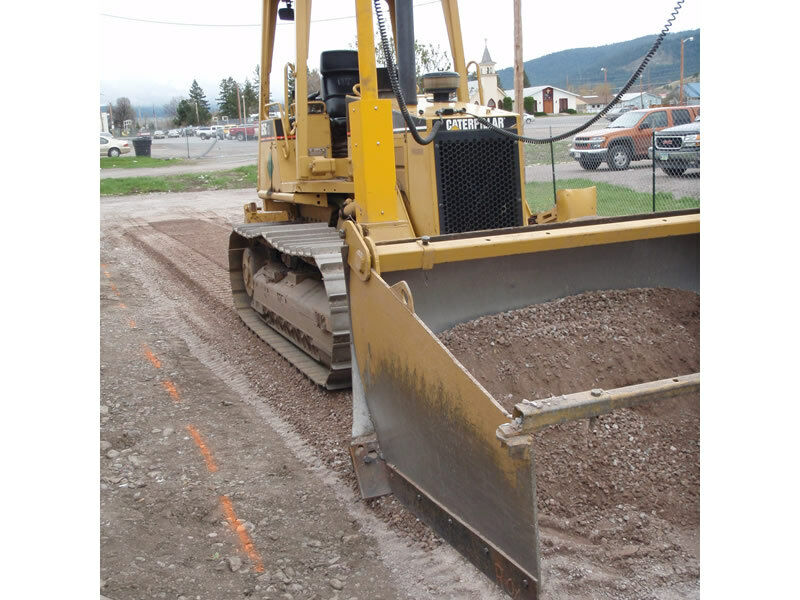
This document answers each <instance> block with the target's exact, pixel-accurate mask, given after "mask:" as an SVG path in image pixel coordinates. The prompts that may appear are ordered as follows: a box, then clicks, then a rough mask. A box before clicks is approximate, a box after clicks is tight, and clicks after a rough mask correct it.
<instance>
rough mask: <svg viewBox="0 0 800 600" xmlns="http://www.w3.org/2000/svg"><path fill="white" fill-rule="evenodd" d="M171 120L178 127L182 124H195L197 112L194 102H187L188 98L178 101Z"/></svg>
mask: <svg viewBox="0 0 800 600" xmlns="http://www.w3.org/2000/svg"><path fill="white" fill-rule="evenodd" d="M173 122H174V123H175V125H177V126H178V127H182V126H183V125H197V124H198V123H197V114H196V111H195V109H194V102H189V100H181V101H180V102H178V107H177V110H176V112H175V119H174V120H173Z"/></svg>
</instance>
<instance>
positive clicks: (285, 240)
mask: <svg viewBox="0 0 800 600" xmlns="http://www.w3.org/2000/svg"><path fill="white" fill-rule="evenodd" d="M233 231H234V234H232V236H231V246H230V251H229V259H230V283H231V290H232V295H233V304H234V306H235V308H236V311H237V312H238V313H239V316H240V317H241V318H242V321H244V323H245V324H246V325H247V326H248V327H249V328H250V329H251V330H252V331H253V333H255V334H256V335H258V336H259V337H260V338H261V339H262V340H264V341H265V342H267V343H268V344H269V345H270V346H272V347H273V348H274V349H275V350H276V351H277V352H278V353H279V354H281V356H283V357H284V358H286V360H288V361H289V362H291V363H292V364H293V365H295V366H296V367H297V368H298V369H299V370H300V371H301V372H303V373H304V374H305V375H306V376H308V378H309V379H311V380H312V381H313V382H314V383H316V384H318V385H321V386H323V387H325V388H327V389H329V390H335V389H343V388H347V387H350V312H349V311H350V309H349V305H348V301H347V289H346V285H345V279H344V266H343V264H342V255H341V250H342V247H343V245H344V242H343V241H342V240H341V239H340V238H339V235H338V233H337V232H336V230H334V229H332V228H331V227H329V226H328V225H327V224H325V223H300V224H274V223H267V224H265V223H250V224H242V225H236V226H234V228H233ZM234 236H238V237H239V238H241V239H240V240H237V239H236V238H235V237H234ZM243 240H247V243H251V242H255V241H258V242H261V243H266V245H268V246H269V247H271V248H274V249H275V250H277V251H278V252H280V253H281V254H283V255H287V256H293V257H297V258H299V259H302V260H304V261H306V262H308V263H309V264H313V265H314V266H315V267H316V268H317V269H318V271H319V273H320V275H321V276H322V282H323V285H324V289H325V293H326V295H327V298H328V305H329V307H330V322H331V331H332V346H331V348H330V349H326V350H327V354H328V355H329V356H330V357H331V363H330V365H327V364H324V363H322V362H320V361H318V360H315V358H314V357H312V356H311V355H309V353H307V352H305V351H304V350H303V347H304V346H308V345H309V343H308V342H306V340H305V336H303V335H302V333H301V332H299V331H298V330H296V329H295V328H294V327H292V325H291V324H290V323H287V322H285V321H284V320H282V319H281V318H280V317H278V316H277V315H270V314H269V313H267V316H264V315H261V314H259V312H257V311H256V310H255V309H254V308H253V303H252V302H251V298H250V296H249V295H248V294H247V291H246V289H245V284H244V281H243V276H242V266H241V252H238V253H237V252H236V250H237V249H239V248H240V247H243V246H242V244H241V242H242V241H243ZM278 331H280V333H278ZM287 338H288V339H287ZM311 350H313V348H312V349H311Z"/></svg>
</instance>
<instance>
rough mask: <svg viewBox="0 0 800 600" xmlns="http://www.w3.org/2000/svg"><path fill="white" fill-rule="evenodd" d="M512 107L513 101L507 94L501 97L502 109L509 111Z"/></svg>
mask: <svg viewBox="0 0 800 600" xmlns="http://www.w3.org/2000/svg"><path fill="white" fill-rule="evenodd" d="M513 107H514V101H513V100H512V99H511V98H510V97H509V96H506V97H505V98H503V110H507V111H508V112H511V109H512V108H513Z"/></svg>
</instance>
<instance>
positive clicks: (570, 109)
mask: <svg viewBox="0 0 800 600" xmlns="http://www.w3.org/2000/svg"><path fill="white" fill-rule="evenodd" d="M567 113H569V114H571V115H577V114H578V111H577V110H575V109H574V108H568V109H567Z"/></svg>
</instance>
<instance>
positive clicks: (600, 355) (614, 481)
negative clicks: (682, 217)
mask: <svg viewBox="0 0 800 600" xmlns="http://www.w3.org/2000/svg"><path fill="white" fill-rule="evenodd" d="M699 331H700V306H699V296H698V295H697V294H694V293H691V292H684V291H679V290H667V289H641V290H627V291H606V292H592V293H584V294H580V295H577V296H572V297H569V298H563V299H560V300H558V301H555V302H549V303H546V304H540V305H536V306H530V307H527V308H524V309H521V310H515V311H509V312H507V313H503V314H500V315H492V316H486V317H482V318H480V319H476V320H475V321H472V322H469V323H462V324H460V325H457V326H456V327H454V328H453V329H451V330H449V331H446V332H443V333H442V334H441V335H440V338H441V339H442V341H443V343H444V344H445V345H446V346H448V348H450V350H451V351H452V352H453V353H454V354H455V355H456V357H457V358H458V359H459V360H460V361H461V362H462V363H463V364H464V365H465V366H466V367H467V368H468V369H469V370H470V371H471V372H472V373H473V374H475V376H476V377H477V378H478V380H479V381H480V382H481V383H482V384H483V385H484V386H485V387H486V388H487V389H488V390H489V391H490V392H491V394H492V395H493V396H494V397H495V398H496V399H497V400H498V401H500V402H501V404H502V405H503V406H504V407H505V408H506V409H507V410H509V411H511V410H512V409H513V407H514V404H516V403H518V402H522V401H524V400H527V401H535V400H537V399H544V398H548V397H550V396H554V395H555V396H557V395H561V394H565V393H571V392H577V391H583V390H587V389H592V388H606V389H610V388H614V387H621V386H625V385H631V384H635V383H642V382H645V381H651V380H655V379H664V378H668V377H673V376H675V375H686V374H690V373H695V372H698V371H699V369H700V361H699V341H700V340H699V337H700V333H699ZM699 427H700V411H699V398H698V397H697V395H696V394H695V395H693V396H686V397H684V398H676V399H673V400H669V401H664V402H662V403H660V404H654V405H649V406H646V407H639V408H635V409H628V410H621V411H618V412H615V413H612V414H610V415H606V416H602V417H598V418H597V419H596V420H595V421H594V422H590V421H588V420H587V421H583V422H573V423H566V424H563V425H559V426H557V427H552V428H550V429H547V430H545V431H543V432H541V433H540V434H538V435H536V436H535V437H534V447H533V456H534V461H535V465H536V476H537V493H538V500H539V506H538V508H539V521H540V524H541V527H542V546H543V555H544V557H543V558H544V561H543V565H544V580H545V584H546V586H547V589H548V591H550V592H552V593H555V594H556V596H557V597H565V598H566V597H580V598H583V597H585V596H584V595H585V594H586V590H587V589H591V590H592V592H591V594H592V595H591V596H586V597H594V598H630V599H631V600H634V599H642V598H691V597H699V519H700V505H699V493H700V446H699V440H700V428H699Z"/></svg>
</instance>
